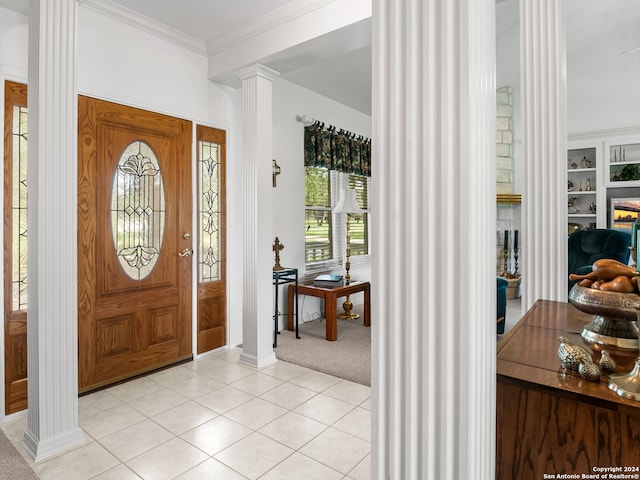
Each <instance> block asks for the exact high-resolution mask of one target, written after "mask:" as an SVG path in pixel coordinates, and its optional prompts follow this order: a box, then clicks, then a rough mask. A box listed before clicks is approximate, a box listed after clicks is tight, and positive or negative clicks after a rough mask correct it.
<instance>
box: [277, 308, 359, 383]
mask: <svg viewBox="0 0 640 480" xmlns="http://www.w3.org/2000/svg"><path fill="white" fill-rule="evenodd" d="M354 311H357V309H356V308H354ZM325 332H326V324H325V321H324V319H321V320H314V321H312V322H307V323H304V324H303V323H301V324H300V337H301V338H300V339H296V338H295V332H290V331H288V330H284V331H282V332H281V333H280V335H278V347H277V348H276V349H275V352H276V357H277V358H278V359H279V360H284V361H286V362H290V363H295V364H296V365H301V366H303V367H308V368H311V369H313V370H317V371H319V372H323V373H328V374H330V375H334V376H336V377H340V378H344V379H345V380H350V381H352V382H356V383H360V384H362V385H368V386H371V328H369V327H365V326H364V325H363V322H362V317H361V318H359V319H357V320H338V340H336V341H335V342H328V341H326V340H325Z"/></svg>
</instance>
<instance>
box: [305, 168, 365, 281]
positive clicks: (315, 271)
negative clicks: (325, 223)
mask: <svg viewBox="0 0 640 480" xmlns="http://www.w3.org/2000/svg"><path fill="white" fill-rule="evenodd" d="M305 168H313V167H305ZM349 175H350V174H348V173H341V172H337V171H335V170H329V185H330V187H329V188H330V192H331V208H332V209H333V208H334V207H335V205H336V203H337V201H338V196H339V192H340V189H343V188H348V187H349ZM367 206H368V208H367V210H366V212H367V229H368V232H367V241H368V245H367V252H369V253H368V254H367V255H352V256H350V257H349V260H350V262H351V265H352V266H353V265H364V264H367V263H370V262H371V242H370V239H371V207H370V206H371V178H370V177H367ZM305 210H306V205H305ZM305 218H306V215H305ZM331 222H332V225H331V226H332V228H331V236H332V242H331V243H332V246H333V258H332V259H330V260H320V261H317V262H308V263H305V275H304V280H312V279H313V278H314V277H316V276H317V275H319V274H321V273H328V272H334V271H340V270H342V269H344V266H345V260H346V258H345V257H346V240H347V239H346V235H347V232H346V219H345V217H344V214H335V213H332V214H331Z"/></svg>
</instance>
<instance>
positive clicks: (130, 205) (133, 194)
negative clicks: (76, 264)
mask: <svg viewBox="0 0 640 480" xmlns="http://www.w3.org/2000/svg"><path fill="white" fill-rule="evenodd" d="M164 222H165V198H164V188H163V184H162V174H161V172H160V166H159V165H158V160H157V158H156V156H155V154H154V153H153V150H152V149H151V147H150V146H149V145H147V144H146V143H145V142H142V141H135V142H133V143H131V144H130V145H129V146H128V147H127V148H125V150H124V152H123V153H122V156H121V157H120V161H119V162H118V165H117V167H116V172H115V174H114V178H113V188H112V192H111V229H112V233H113V243H114V245H115V249H116V255H117V256H118V260H119V261H120V265H122V268H123V269H124V271H125V272H126V274H127V275H129V276H130V277H131V278H133V279H134V280H142V279H144V278H145V277H147V276H148V275H149V274H150V273H151V271H152V270H153V267H154V266H155V264H156V262H157V261H158V257H159V255H160V247H161V246H162V237H163V235H164Z"/></svg>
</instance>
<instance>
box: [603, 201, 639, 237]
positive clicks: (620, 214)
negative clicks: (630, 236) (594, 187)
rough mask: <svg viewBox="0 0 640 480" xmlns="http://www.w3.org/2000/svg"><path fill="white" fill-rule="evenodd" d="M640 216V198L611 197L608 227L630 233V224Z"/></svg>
mask: <svg viewBox="0 0 640 480" xmlns="http://www.w3.org/2000/svg"><path fill="white" fill-rule="evenodd" d="M639 217H640V198H637V197H636V198H612V199H611V223H610V225H609V228H612V229H614V230H622V231H623V232H629V233H631V229H632V225H633V224H634V223H635V221H636V220H638V218H639Z"/></svg>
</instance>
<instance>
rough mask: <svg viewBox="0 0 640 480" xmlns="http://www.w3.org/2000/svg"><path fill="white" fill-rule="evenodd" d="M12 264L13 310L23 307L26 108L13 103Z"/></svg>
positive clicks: (25, 299)
mask: <svg viewBox="0 0 640 480" xmlns="http://www.w3.org/2000/svg"><path fill="white" fill-rule="evenodd" d="M12 138H13V160H12V161H13V178H12V192H11V208H12V215H11V218H12V222H13V225H12V229H11V231H12V234H13V235H12V236H13V238H12V239H11V241H12V249H13V252H12V255H11V258H12V262H13V263H12V265H11V283H12V285H13V288H12V290H13V301H12V304H13V310H26V309H27V108H26V107H13V128H12Z"/></svg>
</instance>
